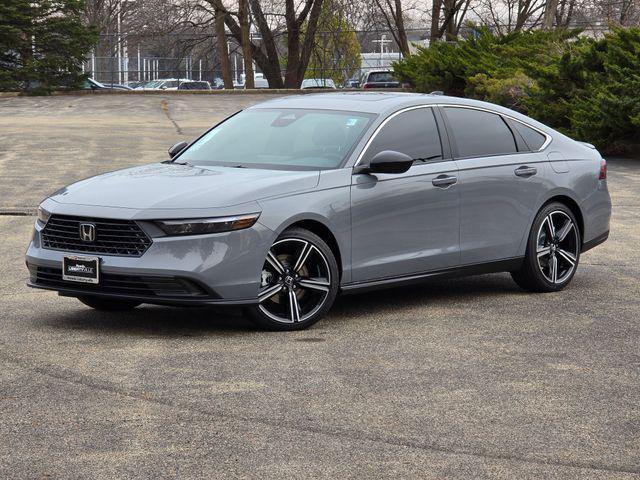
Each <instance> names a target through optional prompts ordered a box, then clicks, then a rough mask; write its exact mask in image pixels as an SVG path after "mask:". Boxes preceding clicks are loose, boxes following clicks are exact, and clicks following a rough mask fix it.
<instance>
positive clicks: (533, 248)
mask: <svg viewBox="0 0 640 480" xmlns="http://www.w3.org/2000/svg"><path fill="white" fill-rule="evenodd" d="M557 211H561V212H563V213H565V214H566V215H568V216H569V218H570V219H571V221H572V222H573V226H574V229H575V230H576V235H577V238H578V251H577V254H576V266H575V268H574V269H573V272H572V273H571V275H570V276H569V277H568V278H567V279H566V280H564V281H563V282H562V283H552V282H550V281H549V280H547V278H546V277H545V276H544V275H543V274H542V272H541V271H540V268H539V267H538V257H537V253H536V252H537V247H538V230H539V229H540V226H541V225H542V222H543V221H544V219H545V218H546V217H547V216H548V215H549V214H550V213H552V212H557ZM581 245H582V237H581V235H580V229H579V226H578V222H577V220H576V217H575V215H574V214H573V212H572V211H571V209H570V208H568V207H567V206H566V205H564V204H562V203H557V202H553V203H550V204H548V205H545V206H544V207H543V208H542V209H540V211H539V212H538V214H537V215H536V218H535V220H534V222H533V226H532V227H531V232H530V233H529V239H528V243H527V255H526V260H525V261H526V262H527V263H528V264H529V265H528V267H529V269H530V271H531V272H532V273H533V274H534V276H535V280H536V282H538V283H539V284H540V286H541V287H542V288H544V290H546V291H558V290H562V289H563V288H564V287H566V286H567V285H568V284H569V283H570V282H571V280H572V279H573V276H574V275H575V274H576V271H577V270H578V265H579V263H580V246H581Z"/></svg>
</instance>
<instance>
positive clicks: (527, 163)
mask: <svg viewBox="0 0 640 480" xmlns="http://www.w3.org/2000/svg"><path fill="white" fill-rule="evenodd" d="M442 111H443V114H444V116H445V118H446V121H447V126H448V131H449V133H450V136H451V138H452V149H453V150H454V157H455V158H456V162H457V164H458V167H459V177H460V182H459V191H460V260H461V264H462V265H469V264H476V263H485V262H491V261H496V260H506V259H510V258H514V257H518V256H522V255H524V248H525V242H524V239H525V237H526V235H527V234H528V232H529V228H530V222H531V219H532V218H533V215H534V213H535V209H536V208H537V205H539V201H540V198H541V197H542V195H543V194H544V192H545V190H546V188H547V187H546V182H545V177H546V174H545V169H546V168H547V162H546V158H544V154H541V153H537V152H532V151H531V150H532V149H531V148H529V147H528V146H527V144H526V143H525V142H524V140H523V137H522V135H521V134H520V133H519V132H518V129H516V128H515V126H514V125H513V123H512V122H515V120H511V119H508V118H505V117H503V116H501V115H499V114H496V113H493V112H489V111H485V110H481V109H476V108H469V107H459V106H455V107H453V106H451V107H449V106H445V107H442Z"/></svg>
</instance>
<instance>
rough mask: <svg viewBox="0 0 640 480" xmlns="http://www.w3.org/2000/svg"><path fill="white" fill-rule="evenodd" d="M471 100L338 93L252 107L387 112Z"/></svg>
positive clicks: (296, 96)
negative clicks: (415, 106) (416, 106)
mask: <svg viewBox="0 0 640 480" xmlns="http://www.w3.org/2000/svg"><path fill="white" fill-rule="evenodd" d="M462 102H465V103H466V102H473V101H472V100H467V99H461V98H456V97H446V96H443V95H429V94H420V93H405V92H338V93H317V94H312V95H289V96H284V97H279V98H275V99H273V100H268V101H266V102H263V103H259V104H257V105H255V106H253V107H251V108H308V109H316V110H342V111H347V112H363V113H378V114H379V113H384V112H387V111H389V110H398V109H401V108H404V107H410V106H414V105H429V104H435V103H456V104H457V103H462Z"/></svg>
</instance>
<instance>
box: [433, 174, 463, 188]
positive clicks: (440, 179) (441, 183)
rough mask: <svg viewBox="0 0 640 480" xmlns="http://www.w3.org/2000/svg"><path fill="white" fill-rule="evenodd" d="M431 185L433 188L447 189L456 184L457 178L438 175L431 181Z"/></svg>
mask: <svg viewBox="0 0 640 480" xmlns="http://www.w3.org/2000/svg"><path fill="white" fill-rule="evenodd" d="M431 183H433V186H434V187H438V188H447V187H450V186H451V185H455V184H456V183H458V177H453V176H451V175H438V176H437V177H436V178H434V179H433V180H431Z"/></svg>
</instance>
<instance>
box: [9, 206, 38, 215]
mask: <svg viewBox="0 0 640 480" xmlns="http://www.w3.org/2000/svg"><path fill="white" fill-rule="evenodd" d="M36 211H37V208H36V207H0V217H32V216H34V215H35V214H36Z"/></svg>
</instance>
